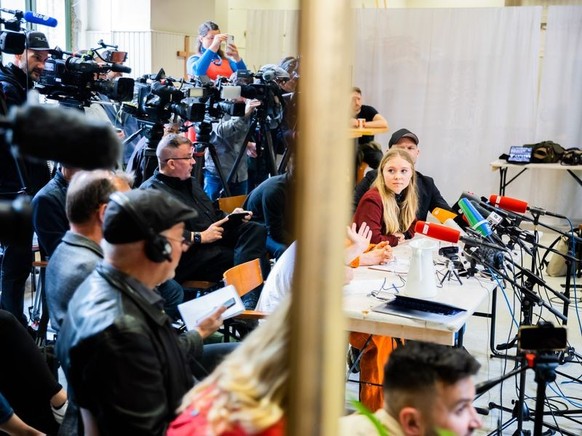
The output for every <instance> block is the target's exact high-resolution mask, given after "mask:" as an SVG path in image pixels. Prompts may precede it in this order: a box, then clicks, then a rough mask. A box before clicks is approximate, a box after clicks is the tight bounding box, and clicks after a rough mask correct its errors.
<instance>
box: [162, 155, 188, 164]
mask: <svg viewBox="0 0 582 436" xmlns="http://www.w3.org/2000/svg"><path fill="white" fill-rule="evenodd" d="M192 159H194V155H193V154H191V155H190V156H188V157H169V158H167V159H164V162H168V161H169V160H192Z"/></svg>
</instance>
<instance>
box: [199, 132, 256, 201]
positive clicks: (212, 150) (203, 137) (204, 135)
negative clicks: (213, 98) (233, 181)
mask: <svg viewBox="0 0 582 436" xmlns="http://www.w3.org/2000/svg"><path fill="white" fill-rule="evenodd" d="M211 132H212V124H210V123H209V122H207V121H203V122H201V123H198V124H197V125H196V142H195V143H194V150H195V156H196V157H197V158H200V163H199V164H198V163H197V164H196V166H195V170H194V176H195V177H196V179H197V180H198V181H202V167H203V163H202V159H204V150H206V149H208V153H209V154H210V158H211V159H212V162H213V163H214V168H216V171H217V172H218V178H219V179H220V183H221V185H222V190H221V192H220V195H219V197H222V193H224V194H226V197H230V195H231V194H230V188H229V187H228V182H227V181H226V179H225V177H224V172H223V171H222V166H221V165H220V159H219V158H218V153H217V152H216V147H215V146H214V144H212V143H211V142H210V134H211ZM245 144H246V142H245Z"/></svg>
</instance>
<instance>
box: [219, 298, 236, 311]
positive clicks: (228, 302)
mask: <svg viewBox="0 0 582 436" xmlns="http://www.w3.org/2000/svg"><path fill="white" fill-rule="evenodd" d="M235 303H236V302H235V300H234V297H233V298H230V299H228V300H226V301H225V302H224V303H222V305H223V306H224V307H226V308H227V309H230V308H231V307H232V306H234V304H235Z"/></svg>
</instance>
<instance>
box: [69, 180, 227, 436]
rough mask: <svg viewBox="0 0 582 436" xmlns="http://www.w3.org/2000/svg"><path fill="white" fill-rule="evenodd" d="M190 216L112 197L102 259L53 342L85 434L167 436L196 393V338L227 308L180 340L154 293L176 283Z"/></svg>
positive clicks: (164, 204)
mask: <svg viewBox="0 0 582 436" xmlns="http://www.w3.org/2000/svg"><path fill="white" fill-rule="evenodd" d="M194 216H196V212H195V211H194V210H193V209H191V208H189V207H187V206H185V205H184V204H182V203H181V202H180V201H178V200H176V199H174V198H172V197H171V196H169V195H167V194H165V193H162V192H158V191H149V190H148V191H144V190H134V191H129V192H127V193H121V192H117V193H113V194H111V200H110V201H109V204H108V205H107V209H106V212H105V216H104V219H103V221H104V222H103V237H104V241H103V242H102V246H103V251H104V255H105V257H104V260H103V261H102V262H101V263H99V264H98V265H97V267H96V269H95V271H93V273H91V274H90V275H89V276H88V277H87V279H86V280H85V281H84V282H83V283H82V284H81V285H80V286H79V288H78V289H77V291H76V292H75V294H74V296H73V298H72V299H71V302H70V304H69V310H68V312H67V316H66V318H65V321H64V323H63V326H62V328H61V331H60V334H59V337H58V340H57V354H58V357H59V360H60V361H61V364H62V366H63V369H64V371H65V375H66V377H67V381H68V383H69V388H70V389H69V390H70V393H71V395H72V398H73V401H74V402H75V403H76V404H77V405H78V406H79V409H80V410H81V416H82V419H83V424H84V428H85V430H86V431H87V430H88V429H93V430H97V432H98V433H99V434H149V435H158V434H159V435H161V434H165V430H166V427H167V425H168V423H169V422H170V421H171V420H172V419H173V418H174V417H175V410H176V408H177V407H178V405H179V404H180V402H181V399H182V396H183V395H184V394H185V393H186V392H187V391H188V389H190V387H192V385H193V377H192V375H191V370H190V368H189V364H190V365H192V364H193V363H195V362H196V361H197V359H199V358H201V357H202V358H203V356H202V353H203V350H202V339H204V338H205V337H207V336H208V335H210V334H211V333H213V332H215V331H216V330H217V329H218V327H219V326H220V325H221V323H222V319H221V315H222V313H223V312H224V310H225V309H226V308H224V307H220V308H218V309H216V310H215V311H214V312H213V313H212V314H211V315H209V316H208V317H207V318H206V319H204V320H202V322H201V323H200V324H199V326H198V328H197V330H192V331H190V332H188V333H187V334H186V335H182V336H180V338H179V339H180V340H179V339H178V337H177V335H176V332H175V331H174V329H173V328H172V326H171V324H170V318H169V317H168V316H167V315H166V314H165V313H164V311H163V309H162V307H163V302H162V298H161V297H160V296H159V294H157V293H156V292H155V290H154V288H155V287H156V285H158V284H160V283H162V282H164V281H166V280H168V279H170V278H172V277H173V276H174V269H175V268H176V265H177V264H178V262H179V260H180V256H181V255H182V252H183V251H184V250H186V249H187V248H188V242H187V241H186V240H185V239H184V236H183V234H184V221H185V220H188V219H190V218H193V217H194ZM221 345H230V344H221ZM98 433H95V434H98Z"/></svg>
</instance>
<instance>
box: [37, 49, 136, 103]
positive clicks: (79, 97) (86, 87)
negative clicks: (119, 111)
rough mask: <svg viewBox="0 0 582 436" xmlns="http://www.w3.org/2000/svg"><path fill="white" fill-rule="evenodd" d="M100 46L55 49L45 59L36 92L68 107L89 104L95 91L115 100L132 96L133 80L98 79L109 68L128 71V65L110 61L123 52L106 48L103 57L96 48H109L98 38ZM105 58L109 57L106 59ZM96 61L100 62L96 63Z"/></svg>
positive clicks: (110, 69) (127, 99)
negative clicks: (77, 50) (68, 49)
mask: <svg viewBox="0 0 582 436" xmlns="http://www.w3.org/2000/svg"><path fill="white" fill-rule="evenodd" d="M100 42H101V44H102V45H101V47H99V48H94V49H90V50H87V51H85V52H84V53H83V54H80V53H72V52H67V51H63V50H61V49H60V48H56V49H55V50H54V51H53V54H52V57H51V58H49V59H47V60H46V62H45V67H44V70H43V72H42V73H41V75H40V79H39V83H38V85H37V87H36V89H38V92H40V93H41V94H43V95H46V97H47V98H49V99H51V100H57V101H59V102H61V103H62V104H65V105H68V106H72V107H79V108H82V107H87V106H90V105H91V101H92V98H93V97H94V96H95V95H96V93H101V94H104V95H105V96H107V97H108V98H110V99H111V100H116V101H129V100H131V99H132V98H133V89H134V80H133V79H130V78H127V77H118V78H116V79H113V80H108V79H104V78H100V75H103V74H106V73H108V72H110V71H113V72H120V73H130V72H131V68H129V67H126V66H123V65H120V64H117V63H113V62H112V61H111V60H112V59H121V58H123V59H124V60H125V58H126V56H127V53H125V52H121V55H119V56H116V55H114V54H113V53H112V52H111V51H109V50H108V51H107V54H106V56H105V58H103V57H102V56H101V55H100V54H99V50H101V49H104V48H105V47H110V46H109V45H107V44H104V43H103V42H102V41H100ZM106 59H109V61H107V60H106ZM97 60H100V61H101V63H99V62H97Z"/></svg>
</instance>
